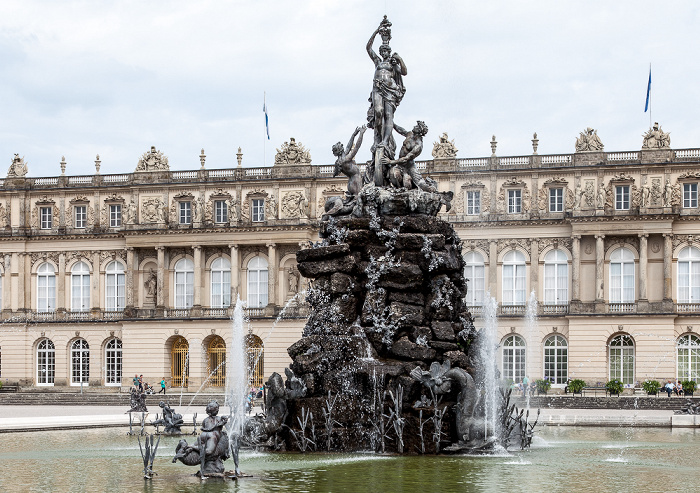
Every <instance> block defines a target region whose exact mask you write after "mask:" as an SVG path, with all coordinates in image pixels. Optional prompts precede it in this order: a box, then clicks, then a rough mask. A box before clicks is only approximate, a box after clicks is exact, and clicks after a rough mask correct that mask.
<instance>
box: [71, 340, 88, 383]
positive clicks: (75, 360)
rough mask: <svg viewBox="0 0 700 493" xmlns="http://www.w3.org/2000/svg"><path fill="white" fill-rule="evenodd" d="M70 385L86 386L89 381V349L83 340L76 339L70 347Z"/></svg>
mask: <svg viewBox="0 0 700 493" xmlns="http://www.w3.org/2000/svg"><path fill="white" fill-rule="evenodd" d="M70 366H71V370H70V374H71V379H70V383H71V385H80V384H81V383H82V384H83V385H87V384H88V381H89V379H90V347H89V346H88V343H87V341H86V340H85V339H78V340H76V341H74V342H73V344H71V347H70Z"/></svg>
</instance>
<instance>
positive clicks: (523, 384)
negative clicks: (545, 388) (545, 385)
mask: <svg viewBox="0 0 700 493" xmlns="http://www.w3.org/2000/svg"><path fill="white" fill-rule="evenodd" d="M536 388H537V385H536V384H535V383H534V382H530V378H529V377H528V376H527V375H526V376H524V377H523V379H522V380H521V381H520V382H517V383H513V385H511V389H513V390H518V391H519V392H522V395H523V396H526V395H528V394H529V393H532V392H534V391H535V389H536Z"/></svg>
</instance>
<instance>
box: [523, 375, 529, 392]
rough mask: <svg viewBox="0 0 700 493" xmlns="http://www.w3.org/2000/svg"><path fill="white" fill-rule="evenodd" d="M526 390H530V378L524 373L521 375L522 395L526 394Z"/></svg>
mask: <svg viewBox="0 0 700 493" xmlns="http://www.w3.org/2000/svg"><path fill="white" fill-rule="evenodd" d="M528 392H530V379H529V378H528V377H527V375H525V377H523V397H524V396H526V395H528Z"/></svg>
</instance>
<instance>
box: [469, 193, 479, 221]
mask: <svg viewBox="0 0 700 493" xmlns="http://www.w3.org/2000/svg"><path fill="white" fill-rule="evenodd" d="M479 214H481V190H467V215H468V216H478V215H479Z"/></svg>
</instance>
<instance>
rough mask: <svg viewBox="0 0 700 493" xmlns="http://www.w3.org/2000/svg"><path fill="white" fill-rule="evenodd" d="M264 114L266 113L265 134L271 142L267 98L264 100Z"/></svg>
mask: <svg viewBox="0 0 700 493" xmlns="http://www.w3.org/2000/svg"><path fill="white" fill-rule="evenodd" d="M263 113H265V132H266V133H267V140H270V124H269V123H268V120H267V103H265V98H263Z"/></svg>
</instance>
